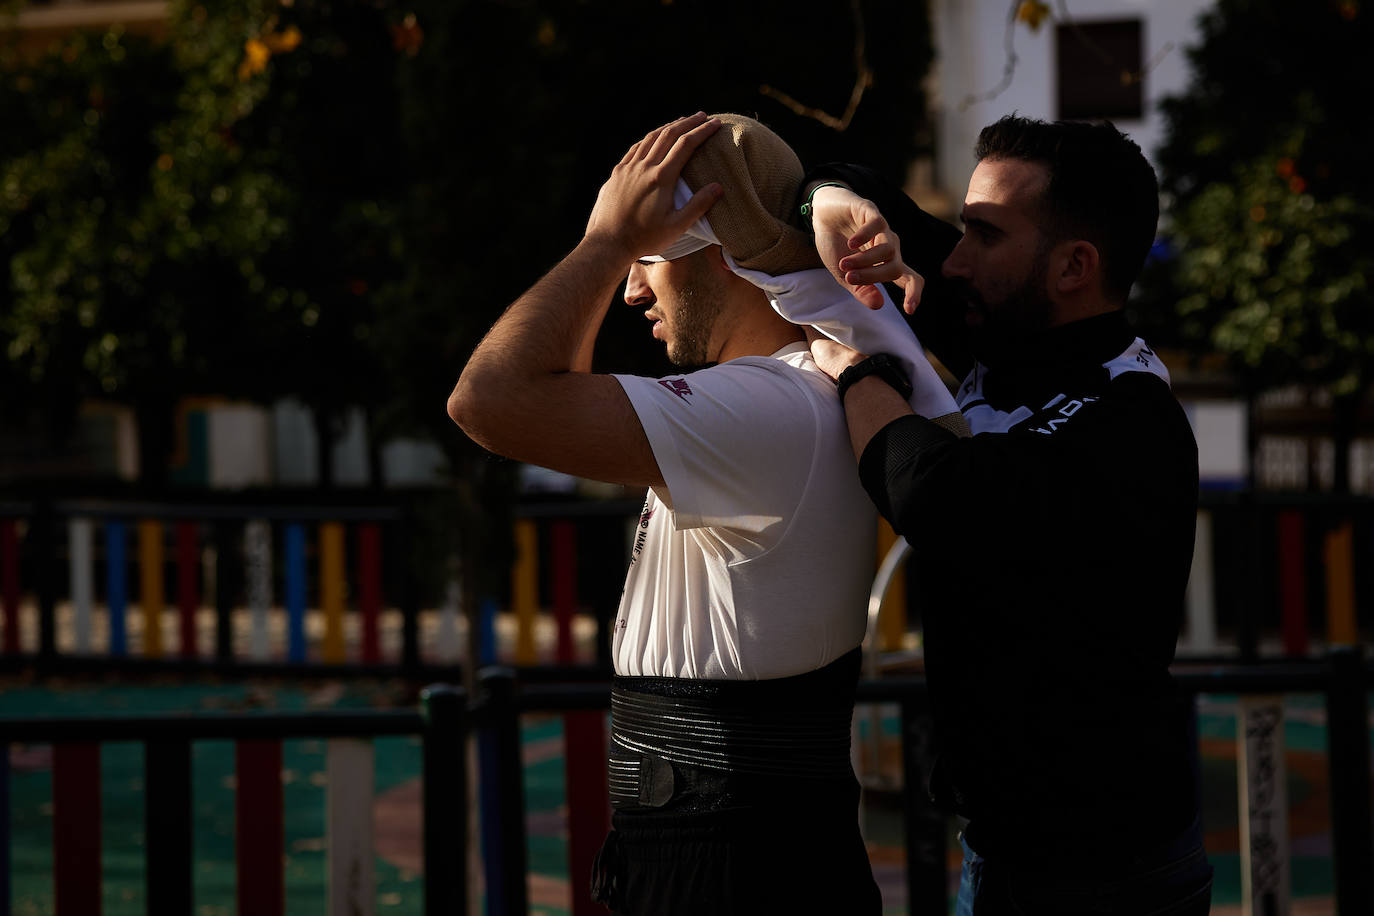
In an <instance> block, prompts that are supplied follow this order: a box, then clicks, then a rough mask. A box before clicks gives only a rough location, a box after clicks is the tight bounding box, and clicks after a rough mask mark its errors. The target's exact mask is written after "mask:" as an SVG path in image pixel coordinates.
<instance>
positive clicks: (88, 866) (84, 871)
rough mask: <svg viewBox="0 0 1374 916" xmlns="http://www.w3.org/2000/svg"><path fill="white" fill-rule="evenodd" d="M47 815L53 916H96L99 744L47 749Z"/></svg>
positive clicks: (98, 848)
mask: <svg viewBox="0 0 1374 916" xmlns="http://www.w3.org/2000/svg"><path fill="white" fill-rule="evenodd" d="M52 813H53V824H52V846H53V869H52V878H53V891H54V896H55V898H56V904H57V907H56V909H57V916H99V913H100V835H101V831H100V745H99V744H94V743H90V742H80V743H61V744H54V745H53V747H52Z"/></svg>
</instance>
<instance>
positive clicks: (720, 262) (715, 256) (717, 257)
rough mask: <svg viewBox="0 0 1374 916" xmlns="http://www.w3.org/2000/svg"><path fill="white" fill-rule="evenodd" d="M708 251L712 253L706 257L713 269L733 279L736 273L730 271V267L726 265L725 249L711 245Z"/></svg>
mask: <svg viewBox="0 0 1374 916" xmlns="http://www.w3.org/2000/svg"><path fill="white" fill-rule="evenodd" d="M706 250H707V251H709V252H710V254H708V255H707V256H706V260H707V261H709V262H710V264H711V266H712V267H713V268H718V269H719V270H721V271H724V272H725V273H727V274H729V275H730V276H732V277H733V276H734V275H735V272H734V271H733V270H731V269H730V265H729V264H726V263H725V249H724V248H722V247H721V246H719V245H709V246H707V249H706Z"/></svg>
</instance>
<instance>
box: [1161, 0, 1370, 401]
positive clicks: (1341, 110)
mask: <svg viewBox="0 0 1374 916" xmlns="http://www.w3.org/2000/svg"><path fill="white" fill-rule="evenodd" d="M1372 12H1374V10H1370V9H1369V8H1368V4H1365V3H1360V2H1355V0H1322V2H1317V3H1312V4H1308V5H1305V6H1303V7H1302V8H1301V9H1300V10H1299V9H1298V8H1297V7H1295V6H1294V5H1292V4H1275V3H1269V2H1264V0H1219V2H1218V3H1217V4H1216V6H1215V7H1214V8H1213V9H1212V10H1211V11H1209V12H1208V13H1207V14H1206V15H1205V16H1203V17H1202V19H1201V20H1200V34H1201V40H1200V42H1199V44H1198V45H1197V46H1196V47H1194V48H1193V49H1191V51H1190V52H1189V56H1190V61H1191V64H1192V69H1193V76H1192V81H1191V83H1190V85H1189V87H1188V90H1187V91H1186V92H1185V93H1184V94H1183V95H1180V96H1178V97H1175V98H1172V99H1168V100H1166V101H1165V103H1164V113H1165V115H1166V117H1167V120H1168V140H1167V142H1166V144H1165V146H1164V148H1163V149H1162V151H1161V153H1160V166H1161V184H1162V187H1163V190H1164V191H1165V192H1166V194H1167V195H1168V196H1169V198H1170V202H1171V207H1170V217H1169V220H1168V223H1167V244H1168V248H1169V251H1171V252H1172V254H1171V256H1170V257H1169V258H1168V259H1167V260H1166V261H1165V262H1164V264H1163V266H1164V267H1165V269H1166V270H1167V280H1168V282H1169V283H1170V284H1171V288H1169V292H1170V294H1171V295H1173V296H1174V297H1175V299H1176V303H1177V306H1176V316H1175V320H1176V321H1177V322H1178V330H1179V332H1180V334H1181V335H1182V337H1183V339H1184V340H1185V341H1187V342H1190V343H1194V344H1198V345H1201V346H1204V347H1207V348H1210V349H1213V350H1215V351H1219V352H1221V353H1224V354H1226V355H1228V356H1229V357H1230V358H1231V361H1232V363H1233V365H1234V366H1235V367H1236V368H1237V369H1238V370H1239V371H1240V372H1241V373H1242V375H1243V377H1244V378H1245V379H1246V380H1247V382H1248V383H1249V384H1250V385H1251V386H1253V387H1254V388H1256V389H1258V388H1263V387H1269V386H1274V385H1285V384H1291V383H1294V382H1301V383H1305V384H1309V385H1312V386H1315V387H1318V388H1322V389H1324V390H1326V391H1329V392H1330V393H1331V394H1332V395H1334V396H1335V397H1336V399H1337V400H1338V401H1341V400H1347V401H1350V400H1353V399H1355V398H1357V397H1360V396H1362V395H1363V394H1364V393H1365V392H1366V391H1367V390H1368V388H1369V386H1370V382H1371V380H1372V379H1374V298H1372V297H1374V291H1372V290H1371V288H1370V285H1369V284H1370V277H1371V276H1374V177H1371V176H1372V174H1374V173H1371V172H1370V170H1369V169H1368V166H1367V165H1366V164H1365V162H1364V159H1365V157H1366V156H1367V151H1368V150H1369V149H1370V147H1371V142H1374V129H1372V128H1371V121H1370V119H1369V118H1367V117H1365V116H1363V114H1362V113H1361V112H1359V110H1358V106H1359V102H1358V101H1357V100H1359V99H1363V98H1367V97H1368V96H1369V94H1370V92H1371V91H1374V76H1371V73H1370V70H1369V68H1367V67H1360V66H1357V65H1354V63H1353V62H1355V61H1358V60H1360V59H1362V57H1363V55H1364V54H1366V53H1368V50H1367V49H1368V47H1369V46H1370V42H1371V39H1374V28H1371V23H1372V22H1374V16H1371V13H1372ZM1157 279H1158V278H1157Z"/></svg>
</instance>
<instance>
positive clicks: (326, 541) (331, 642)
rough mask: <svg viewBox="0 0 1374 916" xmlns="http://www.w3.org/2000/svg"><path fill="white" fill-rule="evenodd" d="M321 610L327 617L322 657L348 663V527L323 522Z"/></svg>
mask: <svg viewBox="0 0 1374 916" xmlns="http://www.w3.org/2000/svg"><path fill="white" fill-rule="evenodd" d="M320 611H321V612H322V613H323V614H324V641H323V643H322V644H321V645H320V655H321V656H322V657H323V659H324V661H325V663H327V664H332V665H337V664H341V663H342V662H343V660H344V656H345V654H346V653H345V651H344V619H343V618H344V526H343V524H342V523H341V522H321V523H320Z"/></svg>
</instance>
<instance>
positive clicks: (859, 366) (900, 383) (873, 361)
mask: <svg viewBox="0 0 1374 916" xmlns="http://www.w3.org/2000/svg"><path fill="white" fill-rule="evenodd" d="M870 375H876V376H877V377H878V378H880V379H882V380H883V381H884V382H886V383H887V384H888V385H889V386H891V388H892V390H893V391H895V392H897V393H898V394H900V395H901V396H902V400H904V401H907V400H910V399H911V381H910V379H908V378H907V377H906V373H905V372H903V371H902V366H901V364H900V363H899V362H897V360H896V358H895V357H893V356H890V355H889V354H887V353H874V354H873V355H872V356H870V357H867V358H866V359H864V360H863V361H861V362H857V363H855V364H854V365H852V366H850V367H849V368H848V369H846V370H844V371H843V372H841V373H840V377H839V378H837V379H835V390H836V392H838V393H839V395H840V400H841V401H843V400H844V395H845V392H846V391H848V390H849V386H850V385H853V384H854V383H855V382H857V381H858V380H859V379H862V378H867V377H868V376H870Z"/></svg>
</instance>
